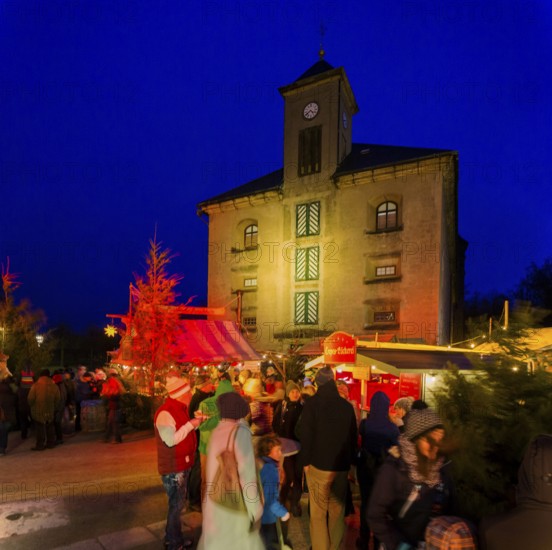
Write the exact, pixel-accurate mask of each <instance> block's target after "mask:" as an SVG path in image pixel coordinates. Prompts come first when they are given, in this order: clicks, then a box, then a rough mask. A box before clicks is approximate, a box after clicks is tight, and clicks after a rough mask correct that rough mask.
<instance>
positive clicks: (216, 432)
mask: <svg viewBox="0 0 552 550" xmlns="http://www.w3.org/2000/svg"><path fill="white" fill-rule="evenodd" d="M266 374H267V375H266V377H263V376H262V375H261V373H251V372H249V371H247V370H245V371H240V372H239V373H229V372H224V373H221V374H220V376H219V377H218V379H216V380H214V379H207V378H208V377H206V376H205V375H199V376H198V377H197V379H196V380H194V377H190V376H188V375H179V374H177V373H174V374H173V375H174V378H171V377H170V376H169V378H168V379H167V391H168V397H167V399H166V400H165V403H164V404H163V406H162V407H161V408H160V409H159V411H158V415H157V416H156V421H155V430H156V435H157V438H158V451H159V452H158V457H159V471H160V473H161V475H162V479H163V485H164V487H165V489H166V491H167V495H168V500H169V512H168V517H167V528H166V533H165V546H166V548H169V549H173V550H174V549H181V548H186V547H190V546H192V545H193V542H194V541H192V540H189V539H186V538H185V537H184V536H183V534H182V530H181V526H180V521H179V520H178V519H177V518H179V517H180V513H181V512H182V511H183V510H184V508H185V506H186V502H187V501H188V500H189V502H190V503H193V506H194V507H196V508H200V509H201V511H202V514H203V516H202V518H203V523H202V534H201V538H200V540H199V542H198V546H197V547H198V548H199V549H200V550H205V549H209V550H211V549H213V550H216V549H218V548H221V549H222V548H223V549H224V550H231V549H232V548H236V549H237V548H240V549H241V548H245V549H259V550H260V549H263V548H264V549H268V550H277V549H289V548H293V541H291V540H289V536H288V534H289V529H288V523H289V521H290V518H292V517H298V516H301V515H302V514H304V513H307V514H308V517H309V532H310V542H311V548H312V549H314V550H337V549H338V548H341V547H342V543H343V540H344V534H345V529H346V522H345V517H346V516H347V514H348V513H349V512H350V509H349V507H350V501H351V482H352V481H354V475H353V473H354V472H355V471H356V481H357V482H358V487H359V490H360V497H361V506H360V529H359V538H358V539H357V541H356V548H357V549H358V550H363V549H366V550H367V549H368V548H370V549H373V550H415V549H422V548H424V549H426V550H437V549H453V548H454V549H461V550H469V549H475V548H478V547H480V548H484V549H486V550H498V549H499V548H502V549H504V548H508V547H509V546H508V545H507V542H506V541H507V540H508V536H510V535H509V534H508V533H514V532H515V530H516V528H517V529H522V527H523V525H525V524H531V525H532V524H533V523H534V524H535V526H536V527H535V533H536V535H533V534H532V533H528V532H527V531H524V532H523V535H519V533H518V538H519V537H522V539H523V545H518V546H516V547H520V548H521V547H523V548H527V549H531V550H545V549H547V548H552V528H551V527H549V526H547V525H549V524H547V523H546V522H545V520H544V515H545V514H546V513H548V511H549V510H550V505H551V504H552V482H551V475H552V474H550V473H549V472H550V469H549V466H550V464H552V436H540V437H539V438H537V440H536V441H535V442H533V443H532V446H531V448H530V450H529V451H528V455H527V457H526V460H525V461H524V464H523V465H522V467H521V469H520V490H519V495H520V498H519V508H518V509H516V510H515V511H512V512H510V513H508V514H504V515H502V516H499V517H498V518H494V519H493V520H490V521H487V520H486V521H484V522H483V524H482V525H481V527H480V529H479V530H478V529H477V528H476V525H475V524H474V523H472V522H470V521H468V520H467V519H465V518H462V517H459V516H458V515H456V514H457V511H456V509H455V500H454V484H453V481H452V478H451V475H450V471H449V469H450V461H451V456H450V454H451V452H452V446H451V445H449V444H447V433H446V430H445V426H444V424H443V422H442V420H441V418H440V417H439V415H438V414H437V412H436V411H435V410H433V409H431V408H429V407H428V406H427V404H426V403H425V402H423V401H415V400H414V399H413V398H401V399H399V400H398V401H396V402H395V403H394V404H393V405H391V403H390V400H389V398H388V396H387V395H386V394H385V393H383V392H381V391H377V392H375V393H374V394H373V395H372V396H371V400H370V406H369V414H368V415H367V416H366V418H363V419H362V420H360V418H359V415H358V414H357V410H358V407H356V406H355V404H354V403H352V402H351V401H350V400H349V396H348V390H347V387H346V385H345V384H343V383H341V382H340V381H339V380H335V378H334V372H333V370H332V369H331V368H330V367H323V368H321V369H319V370H318V372H317V374H316V376H315V377H314V380H312V383H311V381H308V380H305V381H304V382H301V383H299V382H298V381H287V382H286V383H284V382H283V380H282V379H281V378H278V377H277V376H275V375H274V372H270V371H268V372H267V373H266ZM194 383H195V386H196V389H195V391H194V390H193V387H194ZM170 411H172V413H170ZM169 413H170V415H169V416H167V414H169ZM181 446H182V448H181ZM169 457H170V458H169ZM197 462H199V466H198V465H197ZM169 464H170V465H171V466H169V467H168V465H169ZM193 471H196V475H195V476H194V475H193ZM177 480H178V481H177ZM304 492H307V493H308V509H307V510H302V508H301V496H302V495H303V493H304ZM176 493H178V495H179V496H178V498H176V497H175V494H176ZM194 494H195V495H196V496H195V500H194V498H192V495H194ZM478 531H479V532H478ZM504 533H506V534H504ZM505 537H506V538H505Z"/></svg>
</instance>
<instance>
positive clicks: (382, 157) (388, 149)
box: [198, 62, 454, 211]
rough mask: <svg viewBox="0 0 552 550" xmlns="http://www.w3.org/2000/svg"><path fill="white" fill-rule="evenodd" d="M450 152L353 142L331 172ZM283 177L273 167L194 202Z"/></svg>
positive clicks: (276, 184)
mask: <svg viewBox="0 0 552 550" xmlns="http://www.w3.org/2000/svg"><path fill="white" fill-rule="evenodd" d="M319 63H320V62H319ZM452 153H454V151H452V150H448V149H429V148H424V147H401V146H397V145H374V144H370V143H353V145H352V149H351V153H350V154H349V155H347V156H346V157H345V159H343V162H342V163H341V164H340V165H339V166H338V168H337V170H336V171H335V173H334V177H339V176H343V175H345V174H349V173H353V172H363V171H364V170H372V169H374V168H381V167H384V166H393V165H398V164H405V163H407V162H413V161H416V160H423V159H429V158H434V157H439V156H441V155H450V154H452ZM283 178H284V171H283V169H280V170H276V171H274V172H271V173H270V174H266V175H265V176H261V177H260V178H256V179H254V180H252V181H250V182H248V183H245V184H243V185H240V186H239V187H235V188H234V189H230V190H229V191H226V192H224V193H221V194H220V195H216V196H214V197H211V198H210V199H207V200H205V201H202V202H200V203H199V205H198V209H199V211H201V210H202V209H203V208H204V207H206V206H208V205H210V204H219V203H221V202H225V201H229V200H233V199H238V198H241V197H247V196H249V195H256V194H259V193H266V192H268V191H277V190H279V189H281V188H282V185H283Z"/></svg>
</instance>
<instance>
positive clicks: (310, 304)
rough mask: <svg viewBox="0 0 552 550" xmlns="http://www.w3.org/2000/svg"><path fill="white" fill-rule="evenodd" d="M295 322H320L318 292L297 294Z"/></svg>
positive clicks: (306, 323) (309, 323)
mask: <svg viewBox="0 0 552 550" xmlns="http://www.w3.org/2000/svg"><path fill="white" fill-rule="evenodd" d="M295 323H296V324H298V325H316V324H317V323H318V292H298V293H296V294H295Z"/></svg>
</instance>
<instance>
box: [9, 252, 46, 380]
mask: <svg viewBox="0 0 552 550" xmlns="http://www.w3.org/2000/svg"><path fill="white" fill-rule="evenodd" d="M20 286H21V283H20V282H19V281H18V279H17V275H16V274H14V273H11V272H10V262H9V258H8V260H7V262H6V265H4V264H2V294H3V296H2V298H3V299H2V301H1V302H0V351H2V353H4V354H5V355H8V356H9V361H8V366H9V368H10V370H11V372H12V373H13V374H16V373H17V372H19V371H20V370H21V369H22V368H24V367H27V366H29V365H30V366H31V367H32V368H33V370H35V371H36V370H39V369H40V368H43V367H46V366H48V365H49V363H50V360H51V341H50V340H49V338H47V337H46V338H45V339H44V340H43V341H42V342H41V343H39V342H38V341H37V335H38V334H39V332H40V330H41V329H42V328H43V326H44V324H45V321H46V318H45V315H44V313H43V312H42V311H41V310H39V309H33V307H32V305H31V302H30V301H29V300H28V299H22V300H20V301H17V300H16V299H15V296H14V292H15V290H17V288H19V287H20Z"/></svg>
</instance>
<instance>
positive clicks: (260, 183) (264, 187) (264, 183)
mask: <svg viewBox="0 0 552 550" xmlns="http://www.w3.org/2000/svg"><path fill="white" fill-rule="evenodd" d="M283 178H284V170H283V169H282V168H280V169H279V170H275V171H274V172H270V174H266V175H264V176H261V177H260V178H257V179H254V180H251V181H249V182H247V183H244V184H243V185H240V186H239V187H235V188H234V189H230V191H226V192H224V193H221V194H220V195H215V196H214V197H211V198H210V199H207V200H205V201H202V202H200V203H199V205H198V209H199V210H201V209H202V208H203V207H205V206H208V205H210V204H218V203H221V202H224V201H229V200H232V199H239V198H240V197H248V196H249V195H256V194H257V193H266V192H267V191H277V190H278V189H280V188H281V187H282V184H283Z"/></svg>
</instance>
